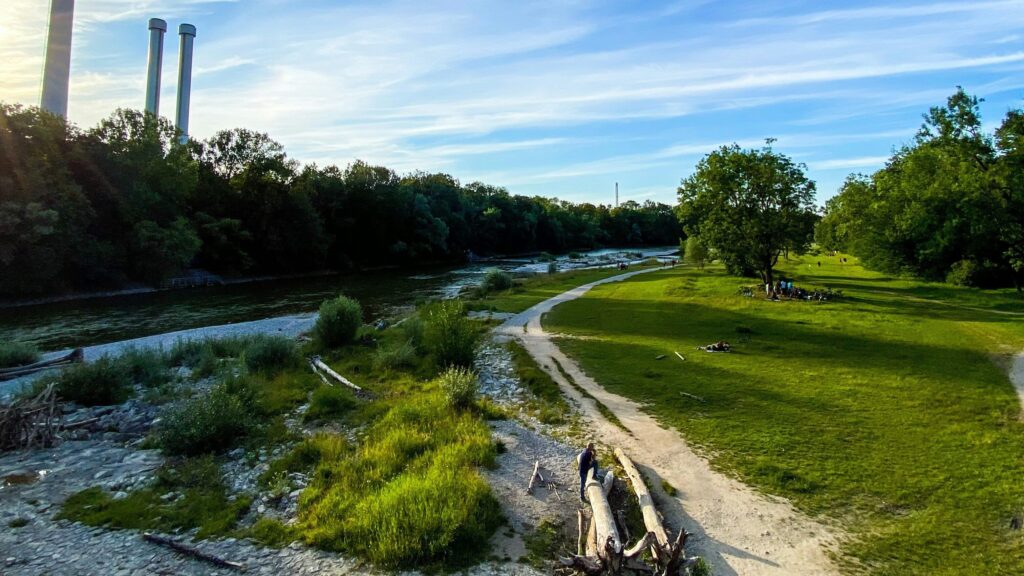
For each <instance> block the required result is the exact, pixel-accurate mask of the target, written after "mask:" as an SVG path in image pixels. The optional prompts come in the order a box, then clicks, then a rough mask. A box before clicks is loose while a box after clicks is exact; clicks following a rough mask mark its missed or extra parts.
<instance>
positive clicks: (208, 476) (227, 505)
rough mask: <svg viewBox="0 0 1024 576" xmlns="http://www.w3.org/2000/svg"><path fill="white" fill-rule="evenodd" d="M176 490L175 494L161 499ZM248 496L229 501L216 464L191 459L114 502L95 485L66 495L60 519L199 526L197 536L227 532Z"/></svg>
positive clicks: (136, 526)
mask: <svg viewBox="0 0 1024 576" xmlns="http://www.w3.org/2000/svg"><path fill="white" fill-rule="evenodd" d="M170 493H176V494H178V497H176V498H165V496H166V495H167V494H170ZM251 503H252V501H251V500H250V499H249V498H247V497H239V498H235V499H233V500H232V499H230V498H229V496H228V490H227V487H226V486H225V485H224V481H223V479H222V477H221V471H220V467H219V466H218V465H217V463H216V462H215V461H214V460H213V458H211V457H202V458H190V459H185V460H180V461H177V462H174V463H171V464H168V465H166V466H164V467H163V468H161V469H160V470H159V471H158V472H157V475H156V480H155V482H154V483H153V485H152V486H150V487H148V488H144V489H142V490H137V491H135V492H132V493H130V494H128V496H127V497H125V498H122V499H120V500H115V499H114V497H113V495H112V494H110V493H109V492H107V491H106V490H104V489H103V488H101V487H99V486H94V487H92V488H87V489H85V490H83V491H81V492H79V493H77V494H74V495H72V496H71V497H70V498H68V499H67V500H66V501H65V502H64V505H63V506H62V508H61V512H60V514H59V515H58V516H57V517H58V518H59V519H67V520H72V521H76V522H81V523H82V524H86V525H88V526H104V527H110V528H127V529H133V530H159V531H161V532H176V531H180V530H192V529H198V531H197V533H196V539H202V538H208V537H211V536H223V535H227V534H229V533H231V532H232V530H233V529H234V528H235V526H236V524H237V522H238V519H239V518H241V517H242V515H244V514H245V512H246V511H248V509H249V506H250V505H251Z"/></svg>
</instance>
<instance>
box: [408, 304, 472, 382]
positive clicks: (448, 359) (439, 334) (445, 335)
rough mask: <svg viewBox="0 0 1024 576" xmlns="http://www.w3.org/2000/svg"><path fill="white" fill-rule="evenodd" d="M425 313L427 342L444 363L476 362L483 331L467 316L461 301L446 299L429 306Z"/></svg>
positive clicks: (424, 328)
mask: <svg viewBox="0 0 1024 576" xmlns="http://www.w3.org/2000/svg"><path fill="white" fill-rule="evenodd" d="M421 314H422V316H423V321H424V326H423V339H424V346H425V347H426V349H427V351H428V352H429V353H430V354H431V355H432V356H433V358H434V362H435V363H436V364H437V365H438V366H441V367H445V366H463V367H469V366H472V365H473V360H474V359H475V357H476V347H477V343H478V342H479V341H480V332H479V330H478V329H477V327H476V326H475V325H474V323H473V321H472V320H470V319H469V318H468V317H467V316H466V307H465V305H464V304H463V303H462V302H459V301H455V300H447V301H444V302H439V303H436V304H433V305H431V306H428V307H427V308H425V309H424V310H423V311H422V312H421Z"/></svg>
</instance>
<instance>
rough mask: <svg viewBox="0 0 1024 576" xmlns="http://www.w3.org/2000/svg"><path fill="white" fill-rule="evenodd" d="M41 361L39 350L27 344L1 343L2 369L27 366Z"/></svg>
mask: <svg viewBox="0 0 1024 576" xmlns="http://www.w3.org/2000/svg"><path fill="white" fill-rule="evenodd" d="M38 361H39V350H38V349H37V348H36V347H35V346H33V345H31V344H27V343H25V342H4V343H0V368H13V367H15V366H25V365H26V364H32V363H34V362H38Z"/></svg>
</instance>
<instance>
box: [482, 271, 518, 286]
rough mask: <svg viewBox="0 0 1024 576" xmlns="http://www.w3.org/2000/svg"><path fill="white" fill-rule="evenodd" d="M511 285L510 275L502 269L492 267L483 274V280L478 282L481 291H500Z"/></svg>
mask: <svg viewBox="0 0 1024 576" xmlns="http://www.w3.org/2000/svg"><path fill="white" fill-rule="evenodd" d="M511 287H512V275H511V274H509V273H508V272H505V271H504V270H498V269H497V268H492V269H491V270H488V271H487V273H485V274H484V280H483V282H482V283H481V284H480V289H481V290H482V291H483V292H501V291H503V290H508V289H509V288H511Z"/></svg>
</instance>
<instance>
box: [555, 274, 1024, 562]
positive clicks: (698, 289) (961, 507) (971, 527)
mask: <svg viewBox="0 0 1024 576" xmlns="http://www.w3.org/2000/svg"><path fill="white" fill-rule="evenodd" d="M819 261H820V262H821V265H820V266H819V265H818V262H819ZM780 270H781V272H782V273H783V274H785V275H786V276H789V277H793V278H794V280H795V283H796V284H797V285H798V286H802V287H804V288H815V287H818V288H824V287H829V288H833V289H839V290H842V291H843V296H842V297H841V298H837V299H834V300H832V301H827V302H808V301H785V300H783V301H781V302H772V301H767V300H766V299H765V298H764V297H763V296H762V295H761V294H763V292H761V293H757V292H755V296H754V297H750V296H744V295H743V294H742V291H741V290H740V288H741V287H743V286H752V285H754V284H755V283H756V281H755V280H752V279H743V278H737V277H733V276H729V275H727V274H726V273H725V272H724V270H723V269H722V268H721V267H719V266H717V265H712V266H708V267H707V268H706V269H705V270H698V269H695V268H690V267H679V268H674V269H666V270H662V271H656V272H652V273H649V274H644V275H640V276H637V277H635V278H632V279H630V280H628V281H624V282H622V283H613V284H606V285H603V286H600V287H597V288H595V289H594V290H592V291H590V292H589V293H588V294H587V295H586V296H584V297H583V298H580V299H578V300H575V301H572V302H568V303H566V304H563V305H561V306H558V307H557V308H555V309H554V310H553V311H552V312H551V313H550V314H549V315H548V316H547V317H546V319H545V326H546V327H547V329H548V330H549V331H551V332H555V333H565V334H571V335H573V336H585V337H586V338H585V339H579V338H563V339H560V340H559V345H560V346H561V347H562V349H563V350H564V351H566V352H567V353H568V354H570V355H571V356H573V357H574V358H576V359H577V361H579V363H580V364H581V366H582V367H583V368H584V369H585V370H586V371H587V372H588V373H590V374H591V375H592V376H593V377H594V378H595V379H596V380H597V381H598V382H599V383H600V384H601V385H602V386H604V387H606V388H607V389H609V390H610V391H612V392H615V393H618V394H621V395H624V396H627V397H630V398H633V399H635V400H637V401H640V402H642V403H643V404H644V405H645V407H646V409H647V410H648V411H649V412H650V413H651V414H653V415H654V416H656V417H657V418H659V419H660V420H661V421H662V422H663V423H664V424H666V425H669V426H674V427H676V428H677V429H678V430H680V432H681V433H682V434H683V435H684V436H685V437H686V439H687V440H688V441H690V442H691V444H693V445H695V446H697V447H698V448H699V449H701V450H702V451H703V452H704V453H705V454H706V455H707V457H708V458H709V459H710V460H711V461H712V463H713V465H714V466H715V467H717V468H719V469H721V470H723V471H725V472H726V473H729V474H731V475H734V476H735V477H737V478H739V479H741V480H742V481H744V482H746V483H748V484H750V485H752V486H754V487H756V488H757V489H760V490H762V491H764V492H766V493H769V494H774V495H780V496H784V497H787V498H789V499H790V500H791V501H792V502H793V503H794V504H795V505H796V506H797V507H798V508H799V509H801V510H803V511H805V512H806V513H808V514H810V515H813V516H815V517H817V518H821V519H824V520H825V521H826V522H828V523H830V524H833V525H837V526H838V527H840V528H841V529H842V531H843V532H844V533H845V534H846V535H847V536H846V537H845V538H844V540H843V543H842V545H841V547H840V550H839V551H838V554H837V555H838V562H839V564H840V566H841V567H842V568H843V569H844V571H847V572H852V573H864V572H866V573H873V574H954V573H955V574H963V573H977V574H1008V573H1020V572H1021V571H1022V570H1024V533H1022V532H1020V531H1019V530H1017V529H1014V528H1013V526H1020V522H1021V519H1022V517H1024V489H1022V487H1021V482H1020V479H1021V478H1022V477H1024V459H1022V456H1021V455H1022V454H1024V424H1022V422H1021V420H1020V415H1021V407H1020V403H1019V401H1018V398H1017V395H1016V393H1015V391H1014V389H1013V387H1012V385H1011V384H1010V382H1009V380H1008V377H1007V374H1006V364H1007V361H1008V359H1009V355H1010V354H1011V353H1015V352H1020V351H1021V350H1024V299H1022V298H1021V296H1020V295H1019V294H1017V293H1015V292H1013V291H1010V290H1004V291H980V290H975V289H968V288H957V287H952V286H948V285H944V284H933V283H924V282H918V281H914V280H907V279H900V278H892V277H887V276H883V275H880V274H877V273H873V272H870V271H867V270H865V269H863V268H861V267H860V266H858V265H857V264H856V262H855V261H854V259H853V258H850V261H849V262H848V263H845V264H844V263H841V262H840V261H839V259H838V258H836V257H826V256H807V257H803V258H793V259H792V260H790V261H788V262H783V263H782V264H781V265H780ZM718 340H726V341H728V342H730V343H731V344H732V345H733V351H732V352H731V353H707V352H703V351H699V350H696V347H697V346H701V345H706V344H709V343H712V342H715V341H718ZM677 351H678V352H679V353H680V354H681V355H682V356H684V357H685V360H684V361H681V360H679V358H678V357H677V356H676V355H675V352H677ZM662 355H664V357H663V358H661V359H658V357H659V356H662ZM683 393H686V394H689V395H692V396H687V395H685V394H683ZM695 397H696V398H695ZM677 488H678V489H679V490H681V491H683V492H685V491H686V487H685V486H678V487H677Z"/></svg>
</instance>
